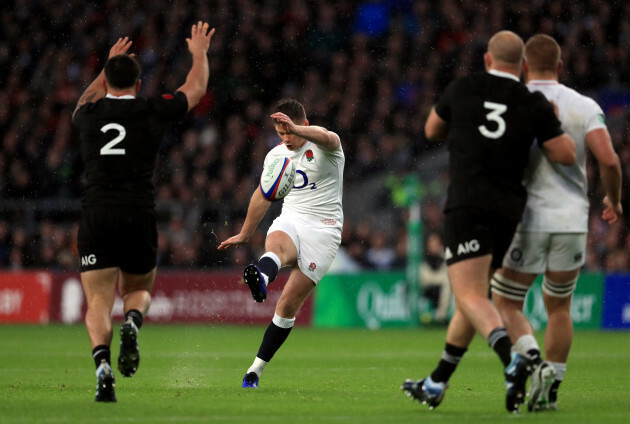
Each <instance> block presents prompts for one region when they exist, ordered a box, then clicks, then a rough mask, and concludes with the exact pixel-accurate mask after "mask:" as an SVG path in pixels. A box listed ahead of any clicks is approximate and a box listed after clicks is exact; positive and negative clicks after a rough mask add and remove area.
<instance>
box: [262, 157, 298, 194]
mask: <svg viewBox="0 0 630 424" xmlns="http://www.w3.org/2000/svg"><path fill="white" fill-rule="evenodd" d="M293 181H295V164H294V163H293V161H292V160H291V159H289V158H287V157H277V158H275V159H273V160H272V161H271V162H269V164H268V165H267V166H265V168H264V169H263V173H262V175H261V176H260V191H262V194H263V196H264V197H265V199H267V200H272V201H273V200H280V199H282V198H284V197H285V196H286V195H287V194H289V192H290V191H291V189H292V188H293Z"/></svg>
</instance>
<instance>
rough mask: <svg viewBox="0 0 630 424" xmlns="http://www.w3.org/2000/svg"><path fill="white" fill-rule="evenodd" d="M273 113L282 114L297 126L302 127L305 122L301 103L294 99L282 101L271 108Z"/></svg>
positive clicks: (304, 112)
mask: <svg viewBox="0 0 630 424" xmlns="http://www.w3.org/2000/svg"><path fill="white" fill-rule="evenodd" d="M273 111H274V113H275V112H282V113H284V114H285V115H287V116H288V117H289V118H291V120H292V121H293V122H294V123H296V124H298V125H302V123H303V122H304V121H306V111H304V106H302V103H300V102H298V101H297V100H295V99H282V100H280V101H279V102H278V103H276V104H275V106H274V107H273Z"/></svg>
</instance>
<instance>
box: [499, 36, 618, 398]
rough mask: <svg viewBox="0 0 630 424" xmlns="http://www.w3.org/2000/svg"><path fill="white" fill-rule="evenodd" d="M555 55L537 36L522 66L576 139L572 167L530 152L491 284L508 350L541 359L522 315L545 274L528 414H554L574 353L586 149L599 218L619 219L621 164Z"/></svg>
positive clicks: (585, 212) (600, 119)
mask: <svg viewBox="0 0 630 424" xmlns="http://www.w3.org/2000/svg"><path fill="white" fill-rule="evenodd" d="M560 53H561V51H560V46H559V45H558V43H556V41H555V40H554V39H553V38H551V37H549V36H547V35H543V34H537V35H534V36H533V37H531V38H530V39H529V41H528V42H527V43H526V45H525V58H526V63H525V64H524V66H523V68H524V72H525V75H526V80H527V86H528V88H529V89H530V91H540V92H541V93H543V94H544V95H545V97H546V98H547V99H548V100H550V101H551V102H553V103H554V104H555V105H556V107H557V113H558V118H559V120H560V122H561V123H562V129H563V130H564V131H565V132H566V133H568V134H569V135H570V136H571V137H572V138H573V140H575V143H576V160H575V163H574V164H573V165H569V166H566V165H561V164H559V163H553V162H551V161H549V160H548V159H547V158H546V157H545V155H543V154H541V152H540V150H539V149H535V148H532V149H531V152H530V162H529V167H528V170H527V172H526V175H525V180H524V182H525V185H526V188H527V205H526V207H525V211H524V213H523V218H522V221H521V223H520V224H519V226H518V228H517V231H516V233H515V235H514V239H513V241H512V244H511V246H510V247H509V249H508V251H507V253H506V255H505V258H504V260H503V268H501V269H500V270H498V271H497V273H496V274H495V275H494V276H493V279H492V283H491V284H492V296H493V299H494V302H495V304H496V306H497V308H498V309H499V312H500V313H501V317H502V318H503V322H504V323H505V327H506V329H507V331H508V333H509V335H510V338H511V339H512V341H513V342H514V346H513V349H514V350H515V351H516V352H519V353H521V354H528V355H530V356H533V357H534V358H540V348H539V346H538V344H537V342H536V339H535V338H534V336H533V331H532V327H531V325H530V323H529V321H528V320H527V318H526V317H525V315H524V314H523V312H522V310H523V303H524V300H525V296H526V294H527V291H528V290H529V288H530V286H531V285H532V283H533V282H534V280H535V279H536V277H537V276H538V275H539V274H544V278H543V283H542V291H543V299H544V303H545V307H546V309H547V314H548V317H549V319H548V323H547V329H546V332H545V343H544V345H545V357H546V359H547V361H549V362H542V360H541V359H538V360H537V362H538V363H539V365H538V366H537V367H536V369H535V370H534V374H533V375H532V382H531V387H530V398H529V401H528V409H529V410H544V409H556V399H557V389H558V386H559V384H560V382H561V381H562V380H563V377H564V373H565V370H566V362H567V358H568V356H569V350H570V348H571V342H572V339H573V322H572V320H571V298H572V295H573V291H574V290H575V286H576V284H577V279H578V274H579V271H580V268H581V267H582V265H583V264H584V261H585V257H586V237H587V231H588V216H589V202H588V198H587V175H586V157H587V150H590V151H591V153H592V154H593V155H594V156H595V158H596V159H597V162H598V164H599V173H600V177H601V180H602V185H603V188H604V190H605V192H606V196H605V197H604V199H603V204H604V210H603V213H602V218H603V219H604V220H606V221H608V222H609V223H613V222H615V221H617V219H618V217H619V216H620V215H621V214H622V207H621V166H620V162H619V158H618V156H617V154H616V153H615V151H614V149H613V145H612V142H611V139H610V134H609V133H608V130H607V128H606V124H605V121H604V113H603V112H602V109H601V108H600V107H599V106H598V105H597V103H595V101H593V100H592V99H590V98H588V97H585V96H583V95H581V94H579V93H578V92H576V91H575V90H573V89H570V88H568V87H566V86H564V85H562V84H560V83H559V82H558V74H559V73H560V70H561V67H562V61H561V59H560ZM554 380H555V381H554Z"/></svg>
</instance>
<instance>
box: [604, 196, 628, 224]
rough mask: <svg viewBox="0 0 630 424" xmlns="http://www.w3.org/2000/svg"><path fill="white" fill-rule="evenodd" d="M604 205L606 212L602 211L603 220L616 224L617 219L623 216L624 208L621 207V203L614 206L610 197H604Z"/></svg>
mask: <svg viewBox="0 0 630 424" xmlns="http://www.w3.org/2000/svg"><path fill="white" fill-rule="evenodd" d="M602 203H603V204H604V210H603V211H602V219H603V220H604V221H607V222H608V223H609V224H614V223H615V222H617V219H619V217H620V216H621V215H622V214H623V208H622V207H621V203H617V204H616V205H613V204H612V203H611V201H610V199H608V196H604V200H603V201H602Z"/></svg>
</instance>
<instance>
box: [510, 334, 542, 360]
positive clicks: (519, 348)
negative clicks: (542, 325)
mask: <svg viewBox="0 0 630 424" xmlns="http://www.w3.org/2000/svg"><path fill="white" fill-rule="evenodd" d="M532 349H535V350H537V351H539V352H540V347H539V346H538V342H537V341H536V339H535V338H534V336H532V335H531V334H525V335H524V336H521V337H519V338H518V340H517V341H516V343H514V346H512V351H513V352H516V353H520V354H521V355H524V356H527V355H528V352H529V351H530V350H532Z"/></svg>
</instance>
